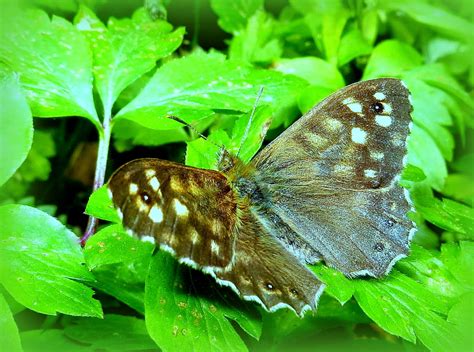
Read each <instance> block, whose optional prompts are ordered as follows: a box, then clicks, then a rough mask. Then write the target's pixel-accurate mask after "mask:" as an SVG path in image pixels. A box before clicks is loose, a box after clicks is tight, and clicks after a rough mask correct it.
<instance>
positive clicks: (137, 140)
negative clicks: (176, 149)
mask: <svg viewBox="0 0 474 352" xmlns="http://www.w3.org/2000/svg"><path fill="white" fill-rule="evenodd" d="M113 136H114V146H115V149H117V151H119V152H123V151H126V150H130V149H132V148H133V147H134V146H137V145H143V146H147V147H158V146H161V145H164V144H170V143H176V142H185V141H187V140H189V138H190V137H189V134H188V133H187V132H186V130H185V129H184V128H183V127H181V128H175V129H172V130H153V129H149V128H146V127H144V126H142V125H139V124H137V123H135V122H133V121H130V120H125V119H123V120H117V121H116V123H115V124H114V129H113Z"/></svg>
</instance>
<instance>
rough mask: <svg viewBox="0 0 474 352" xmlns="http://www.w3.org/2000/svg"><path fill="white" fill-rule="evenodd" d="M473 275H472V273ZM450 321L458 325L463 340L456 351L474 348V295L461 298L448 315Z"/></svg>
mask: <svg viewBox="0 0 474 352" xmlns="http://www.w3.org/2000/svg"><path fill="white" fill-rule="evenodd" d="M471 274H472V273H471ZM448 321H449V322H451V323H453V324H456V325H457V326H458V327H459V330H460V331H461V336H462V338H461V339H460V340H459V341H456V343H457V346H456V351H469V350H470V349H472V346H474V334H473V333H472V332H473V331H474V293H473V292H469V293H467V294H465V295H463V296H462V297H461V299H460V300H459V302H458V303H457V304H455V305H454V306H453V307H452V308H451V310H450V311H449V314H448Z"/></svg>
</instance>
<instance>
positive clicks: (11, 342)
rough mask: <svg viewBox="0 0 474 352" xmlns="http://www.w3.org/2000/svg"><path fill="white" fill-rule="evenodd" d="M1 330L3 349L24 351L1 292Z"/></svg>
mask: <svg viewBox="0 0 474 352" xmlns="http://www.w3.org/2000/svg"><path fill="white" fill-rule="evenodd" d="M0 330H1V331H2V339H1V342H2V349H3V350H4V351H11V352H17V351H19V352H20V351H22V348H21V342H20V334H19V333H18V327H17V326H16V323H15V319H13V315H12V312H11V310H10V307H9V306H8V303H7V301H6V300H5V297H4V296H3V294H2V293H1V292H0Z"/></svg>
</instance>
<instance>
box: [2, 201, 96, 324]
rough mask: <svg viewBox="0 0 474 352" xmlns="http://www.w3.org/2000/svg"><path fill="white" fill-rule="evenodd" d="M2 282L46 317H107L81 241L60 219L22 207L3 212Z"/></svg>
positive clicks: (22, 301)
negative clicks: (90, 283) (92, 282)
mask: <svg viewBox="0 0 474 352" xmlns="http://www.w3.org/2000/svg"><path fill="white" fill-rule="evenodd" d="M0 218H1V219H2V222H1V223H0V241H1V245H0V251H1V255H0V282H1V283H2V284H3V285H4V286H5V288H6V289H7V291H8V292H9V293H10V294H11V295H12V296H13V298H14V299H15V300H17V301H18V302H19V303H21V304H22V305H24V306H26V307H27V308H29V309H31V310H34V311H36V312H39V313H43V314H52V315H54V314H56V313H57V312H60V313H64V314H69V315H82V316H95V317H100V316H101V315H102V312H101V307H100V303H99V302H98V301H96V300H94V299H93V298H92V295H93V292H92V290H91V289H89V288H88V287H86V286H85V285H84V284H82V283H80V282H78V281H84V280H87V281H90V280H92V277H91V275H90V274H89V272H88V271H87V270H86V268H85V267H84V266H83V265H82V264H83V263H84V258H83V255H82V251H81V248H80V246H79V241H78V239H77V237H76V236H75V235H74V234H73V233H72V232H71V231H69V230H68V229H67V228H66V227H65V226H64V225H63V224H61V223H60V222H59V221H58V220H56V219H55V218H53V217H51V216H49V215H47V214H46V213H43V212H42V211H39V210H37V209H35V208H31V207H28V206H22V205H4V206H2V207H0Z"/></svg>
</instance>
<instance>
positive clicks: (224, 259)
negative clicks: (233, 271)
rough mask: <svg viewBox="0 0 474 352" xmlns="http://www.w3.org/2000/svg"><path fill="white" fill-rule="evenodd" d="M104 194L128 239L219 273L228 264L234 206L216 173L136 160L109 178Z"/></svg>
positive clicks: (153, 160)
mask: <svg viewBox="0 0 474 352" xmlns="http://www.w3.org/2000/svg"><path fill="white" fill-rule="evenodd" d="M108 189H109V190H110V194H111V197H112V201H113V203H114V205H115V207H116V208H117V209H118V211H119V214H121V216H122V222H123V225H124V227H125V228H126V229H127V230H128V231H130V232H132V234H134V235H136V236H138V237H141V238H142V239H149V240H154V241H155V242H156V243H157V244H158V245H160V247H161V248H163V249H165V250H168V251H170V252H172V253H173V254H175V255H176V257H177V258H179V259H180V260H181V261H183V262H186V263H187V264H190V265H193V266H197V267H217V268H223V267H225V266H227V265H228V264H229V262H230V261H231V259H232V256H233V250H234V249H233V247H234V242H235V231H234V229H235V225H236V220H237V218H236V212H237V208H236V207H237V203H236V199H235V196H234V193H233V192H232V190H231V188H230V186H229V184H228V183H227V180H226V178H225V177H224V176H223V175H222V174H221V173H219V172H216V171H212V170H202V169H196V168H191V167H186V166H183V165H181V164H177V163H172V162H168V161H164V160H159V159H137V160H134V161H131V162H129V163H127V164H125V165H123V166H122V167H121V168H119V169H118V170H117V171H116V172H115V173H114V174H113V175H112V177H111V178H110V181H109V183H108Z"/></svg>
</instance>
